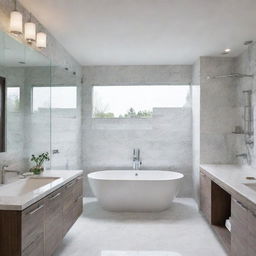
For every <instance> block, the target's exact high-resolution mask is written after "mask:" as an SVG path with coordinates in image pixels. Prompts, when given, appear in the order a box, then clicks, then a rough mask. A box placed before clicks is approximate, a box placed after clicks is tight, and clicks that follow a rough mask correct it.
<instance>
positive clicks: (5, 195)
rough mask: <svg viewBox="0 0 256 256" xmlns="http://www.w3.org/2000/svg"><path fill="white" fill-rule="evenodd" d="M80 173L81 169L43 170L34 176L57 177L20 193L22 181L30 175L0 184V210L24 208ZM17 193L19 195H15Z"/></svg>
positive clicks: (24, 181) (19, 209)
mask: <svg viewBox="0 0 256 256" xmlns="http://www.w3.org/2000/svg"><path fill="white" fill-rule="evenodd" d="M81 174H83V171H81V170H74V171H73V170H48V171H44V172H43V173H42V174H41V175H36V176H35V177H39V178H40V177H46V178H49V177H52V178H54V177H56V178H57V179H55V180H54V181H52V182H50V183H48V184H46V185H44V186H41V187H39V188H36V189H34V190H32V191H29V192H27V193H22V189H24V183H26V182H27V181H28V179H30V177H28V178H25V179H19V180H17V181H15V182H12V183H8V184H4V185H1V186H0V210H16V211H21V210H24V209H25V208H27V207H28V206H30V205H32V204H33V203H35V202H37V201H39V200H40V199H42V198H44V197H45V196H47V195H49V194H50V193H52V192H54V191H55V190H56V189H58V188H60V187H62V186H63V185H65V184H66V183H68V182H69V181H71V180H73V179H75V178H76V177H78V176H80V175H81ZM33 177H34V176H33ZM17 190H20V191H21V194H19V192H17ZM15 193H16V194H15ZM17 193H18V194H19V195H17Z"/></svg>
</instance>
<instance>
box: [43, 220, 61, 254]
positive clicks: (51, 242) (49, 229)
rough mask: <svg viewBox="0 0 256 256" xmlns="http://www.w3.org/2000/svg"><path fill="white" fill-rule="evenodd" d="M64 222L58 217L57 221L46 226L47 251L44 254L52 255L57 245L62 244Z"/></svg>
mask: <svg viewBox="0 0 256 256" xmlns="http://www.w3.org/2000/svg"><path fill="white" fill-rule="evenodd" d="M62 225H63V222H62V221H61V220H60V219H58V218H56V219H55V223H54V224H52V225H49V224H48V225H46V226H45V253H44V256H51V255H52V254H53V253H54V251H55V250H56V249H57V247H58V246H59V245H60V243H61V241H62V238H63V233H62V228H63V227H62Z"/></svg>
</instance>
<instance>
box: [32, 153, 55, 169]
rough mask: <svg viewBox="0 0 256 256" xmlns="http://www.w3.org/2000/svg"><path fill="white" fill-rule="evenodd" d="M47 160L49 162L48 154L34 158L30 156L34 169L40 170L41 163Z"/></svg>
mask: <svg viewBox="0 0 256 256" xmlns="http://www.w3.org/2000/svg"><path fill="white" fill-rule="evenodd" d="M49 160H50V157H49V153H48V152H46V153H42V154H40V155H38V156H35V155H32V156H31V161H32V162H34V163H35V167H37V168H41V167H42V165H43V163H44V162H45V161H49Z"/></svg>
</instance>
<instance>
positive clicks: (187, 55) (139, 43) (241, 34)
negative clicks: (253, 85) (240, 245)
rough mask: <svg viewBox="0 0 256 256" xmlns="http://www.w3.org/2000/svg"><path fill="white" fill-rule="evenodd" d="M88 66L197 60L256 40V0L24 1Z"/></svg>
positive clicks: (235, 50)
mask: <svg viewBox="0 0 256 256" xmlns="http://www.w3.org/2000/svg"><path fill="white" fill-rule="evenodd" d="M20 2H21V3H22V4H23V5H24V6H25V7H26V8H27V9H29V10H30V11H31V12H32V13H33V14H34V15H35V16H36V17H37V18H38V19H39V21H40V22H41V23H42V24H43V25H44V26H45V27H46V28H47V29H48V30H49V31H50V32H51V33H52V34H53V35H54V36H55V37H56V39H57V40H58V41H59V42H60V43H61V44H62V45H63V46H64V47H65V48H66V49H67V51H68V52H69V53H70V54H71V55H72V56H74V57H75V59H76V60H77V61H79V62H80V64H82V65H165V64H192V63H193V62H194V61H195V60H196V59H197V58H198V57H199V56H221V54H220V53H221V52H222V51H223V50H224V49H225V48H231V49H232V52H231V53H230V54H229V55H228V56H237V55H238V54H240V53H241V52H242V51H243V50H245V46H244V45H243V42H244V41H246V40H251V39H252V40H256V1H255V0H243V1H241V0H75V1H70V0H54V1H53V0H44V1H42V0H20Z"/></svg>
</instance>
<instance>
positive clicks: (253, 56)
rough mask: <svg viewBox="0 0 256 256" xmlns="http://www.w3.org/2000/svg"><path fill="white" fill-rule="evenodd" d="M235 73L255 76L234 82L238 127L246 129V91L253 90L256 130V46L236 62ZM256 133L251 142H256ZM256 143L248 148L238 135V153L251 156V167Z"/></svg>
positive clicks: (254, 124) (251, 47)
mask: <svg viewBox="0 0 256 256" xmlns="http://www.w3.org/2000/svg"><path fill="white" fill-rule="evenodd" d="M234 71H235V72H237V73H241V74H248V75H254V77H253V78H247V77H245V78H239V79H235V81H234V88H235V93H236V96H237V113H238V120H237V125H238V126H240V127H242V128H243V129H244V126H245V125H244V106H245V105H246V104H245V102H246V98H245V94H244V93H243V91H244V90H252V108H253V127H254V130H256V118H255V117H256V113H255V110H256V108H255V106H256V75H255V73H256V44H255V43H254V44H251V45H249V46H248V48H247V49H246V50H245V51H244V52H243V53H242V54H241V55H240V56H238V57H237V58H235V62H234ZM255 139H256V138H255V132H254V135H253V136H252V137H251V140H253V141H255ZM255 149H256V148H255V143H254V144H253V145H248V146H246V144H245V139H244V135H243V134H242V135H236V147H235V150H236V153H237V154H241V153H247V154H250V155H251V165H252V166H253V167H256V150H255ZM236 162H237V163H240V164H247V162H246V159H243V158H237V159H236Z"/></svg>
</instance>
